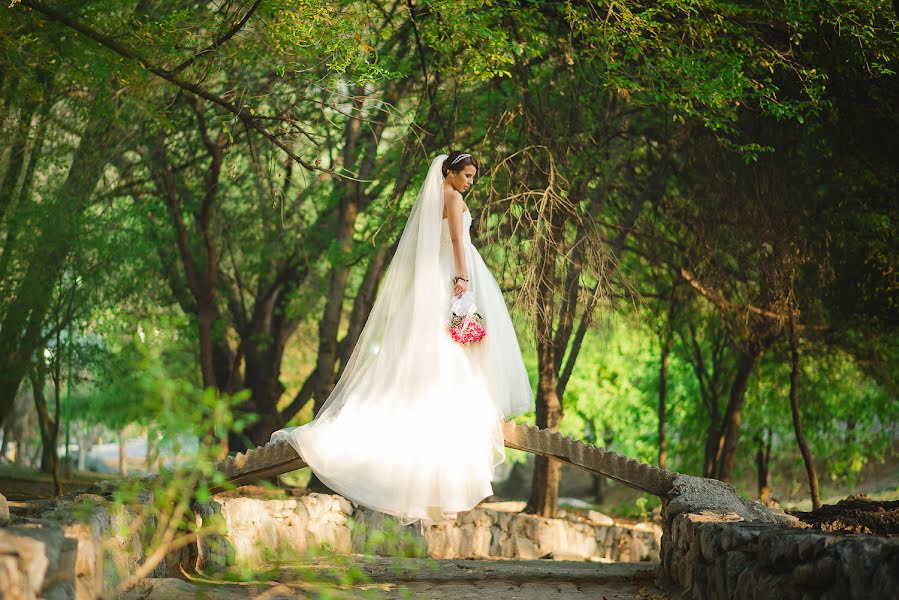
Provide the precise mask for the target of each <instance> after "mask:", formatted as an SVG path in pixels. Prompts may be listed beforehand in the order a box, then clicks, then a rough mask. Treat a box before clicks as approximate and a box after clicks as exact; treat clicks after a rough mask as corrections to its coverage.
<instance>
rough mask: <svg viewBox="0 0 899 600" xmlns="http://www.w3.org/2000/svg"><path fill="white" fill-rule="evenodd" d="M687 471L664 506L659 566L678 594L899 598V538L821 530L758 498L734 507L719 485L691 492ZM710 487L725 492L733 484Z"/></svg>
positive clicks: (751, 598)
mask: <svg viewBox="0 0 899 600" xmlns="http://www.w3.org/2000/svg"><path fill="white" fill-rule="evenodd" d="M681 477H683V480H682V481H676V484H675V491H674V493H673V494H672V497H671V499H670V500H669V501H668V502H667V503H666V505H665V507H664V510H663V514H664V515H665V520H666V525H665V534H664V536H663V538H662V550H661V561H660V564H659V567H658V571H657V573H658V583H659V584H660V585H661V586H662V587H665V588H667V589H668V590H669V591H671V592H674V593H675V597H676V598H681V599H686V598H694V599H696V600H712V599H714V600H718V599H721V600H723V599H740V600H743V599H746V600H755V599H757V600H776V599H786V600H793V599H795V600H815V599H820V600H862V599H864V600H880V599H883V600H887V599H889V600H892V599H894V598H897V597H899V538H896V537H883V536H871V535H850V534H842V533H823V532H821V531H818V530H814V529H808V528H806V527H807V526H805V525H803V524H802V523H800V522H799V521H798V520H797V519H795V518H793V517H790V516H788V515H785V514H784V513H783V512H782V511H765V510H764V509H763V508H761V505H758V504H757V503H746V502H742V501H736V502H735V503H733V504H731V507H732V508H733V509H735V510H734V511H729V510H727V507H726V506H725V505H723V504H722V503H721V502H719V501H718V500H719V499H720V498H721V497H722V496H717V497H716V496H715V491H714V490H713V493H711V494H706V495H705V496H703V495H702V494H696V495H692V496H691V494H693V491H692V490H697V489H699V488H698V487H696V484H697V481H698V480H697V479H696V478H686V477H685V476H681ZM704 485H706V486H707V488H708V487H709V486H713V487H715V488H718V490H719V491H720V490H724V489H726V487H729V486H726V484H722V483H720V482H715V483H713V484H708V483H706V484H704ZM706 491H707V490H706ZM682 493H683V495H681V494H682ZM733 498H736V495H734V496H733ZM703 505H705V506H707V507H711V508H712V510H704V509H703ZM737 511H739V513H738V512H737Z"/></svg>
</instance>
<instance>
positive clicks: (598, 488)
mask: <svg viewBox="0 0 899 600" xmlns="http://www.w3.org/2000/svg"><path fill="white" fill-rule="evenodd" d="M593 501H594V502H596V503H597V504H602V503H603V502H605V501H606V478H605V477H603V476H602V475H593Z"/></svg>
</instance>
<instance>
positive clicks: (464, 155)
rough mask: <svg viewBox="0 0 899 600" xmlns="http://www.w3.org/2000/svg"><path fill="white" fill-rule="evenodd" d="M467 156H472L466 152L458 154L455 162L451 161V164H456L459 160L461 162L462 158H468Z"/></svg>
mask: <svg viewBox="0 0 899 600" xmlns="http://www.w3.org/2000/svg"><path fill="white" fill-rule="evenodd" d="M466 157H468V158H471V154H464V153H463V154H460V155H459V156H457V157H456V158H454V159H453V162H451V163H450V164H451V165H454V164H456V163H457V162H459V161H460V160H462V159H463V158H466Z"/></svg>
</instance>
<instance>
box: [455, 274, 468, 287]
mask: <svg viewBox="0 0 899 600" xmlns="http://www.w3.org/2000/svg"><path fill="white" fill-rule="evenodd" d="M460 280H461V281H464V282H465V283H468V280H467V279H465V278H464V277H459V276H456V277H453V284H454V285H455V284H456V283H459V281H460Z"/></svg>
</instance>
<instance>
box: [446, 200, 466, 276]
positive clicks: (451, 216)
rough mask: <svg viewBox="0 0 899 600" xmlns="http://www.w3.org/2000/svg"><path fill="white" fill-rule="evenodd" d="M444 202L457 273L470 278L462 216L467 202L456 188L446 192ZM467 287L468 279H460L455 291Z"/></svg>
mask: <svg viewBox="0 0 899 600" xmlns="http://www.w3.org/2000/svg"><path fill="white" fill-rule="evenodd" d="M443 203H444V205H445V206H446V220H447V224H448V225H449V232H450V239H451V240H452V241H453V261H454V263H455V266H456V273H455V275H457V276H459V277H464V278H465V279H468V265H467V264H466V262H465V242H464V241H463V235H464V228H465V223H464V221H463V218H462V213H463V212H464V206H465V203H464V202H462V194H460V193H459V192H457V191H456V190H452V191H448V192H444V194H443ZM455 275H454V276H455ZM467 289H468V281H459V282H458V283H457V284H456V285H454V286H453V291H454V292H455V293H456V294H461V293H462V292H464V291H465V290H467Z"/></svg>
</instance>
